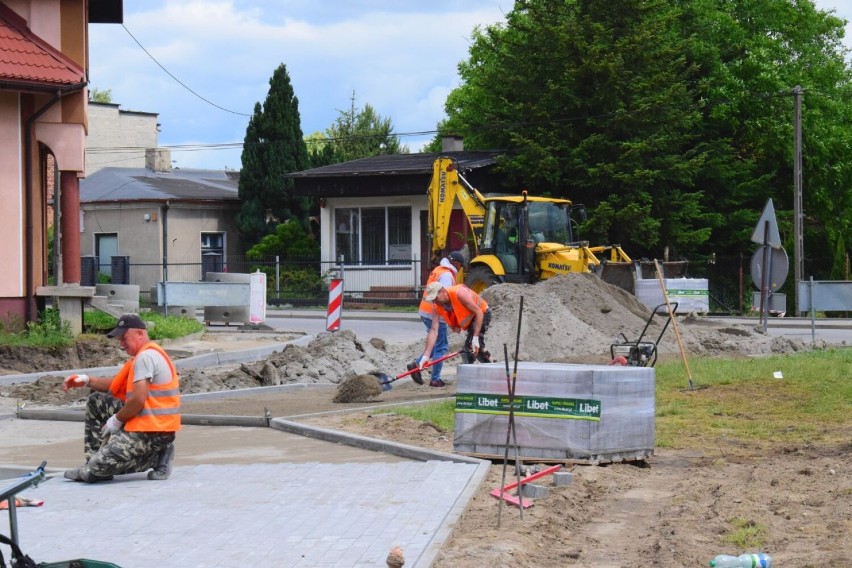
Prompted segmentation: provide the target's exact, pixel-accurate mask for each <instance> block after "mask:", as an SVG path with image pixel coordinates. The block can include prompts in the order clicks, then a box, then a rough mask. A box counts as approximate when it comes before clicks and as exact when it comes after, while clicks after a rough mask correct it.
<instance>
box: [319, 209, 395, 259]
mask: <svg viewBox="0 0 852 568" xmlns="http://www.w3.org/2000/svg"><path fill="white" fill-rule="evenodd" d="M335 244H336V254H337V259H338V260H341V261H342V262H343V263H344V264H369V265H377V264H392V263H395V262H403V263H407V262H409V261H410V260H411V208H410V207H348V208H341V209H337V210H336V211H335Z"/></svg>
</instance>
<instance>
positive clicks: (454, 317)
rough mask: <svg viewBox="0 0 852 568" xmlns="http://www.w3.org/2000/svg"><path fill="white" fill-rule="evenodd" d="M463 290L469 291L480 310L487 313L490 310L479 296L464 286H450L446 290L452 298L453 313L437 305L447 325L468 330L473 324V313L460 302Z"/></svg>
mask: <svg viewBox="0 0 852 568" xmlns="http://www.w3.org/2000/svg"><path fill="white" fill-rule="evenodd" d="M462 289H465V290H467V292H468V293H469V294H470V295H471V299H472V300H473V303H474V304H476V305H477V306H479V309H480V310H482V312H483V313H485V310H487V309H488V304H487V303H486V302H485V300H483V299H482V298H480V297H479V294H477V293H476V292H474V291H473V290H471V289H470V288H468V287H467V286H465V285H464V284H456V285H455V286H450V287H449V288H446V290H447V294H448V295H449V296H450V305H451V306H452V308H453V309H452V311H448V310H446V309H445V308H444V306H442V305H441V304H437V303H436V304H435V306H436V307H437V308H438V313H439V314H441V316H442V317H443V318H444V320H445V321H446V322H447V324H448V325H449V326H450V327H452V328H453V329H467V328H469V327H470V324H471V322H473V320H474V317H473V312H472V311H470V310H469V309H467V308H466V307H465V305H464V304H462V303H461V300H459V291H461V290H462Z"/></svg>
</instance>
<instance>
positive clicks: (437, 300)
mask: <svg viewBox="0 0 852 568" xmlns="http://www.w3.org/2000/svg"><path fill="white" fill-rule="evenodd" d="M424 298H425V300H426V301H427V302H434V304H435V309H436V311H437V312H438V314H439V315H440V316H441V317H440V318H434V319H433V320H432V329H430V330H429V334H428V335H427V336H426V347H424V348H423V355H422V356H421V358H420V360H419V363H420V365H421V366H423V365H424V364H425V363H426V362H428V361H429V359H430V358H431V357H432V348H433V347H434V346H435V340H436V339H437V337H438V323H439V321H440V320H441V319H443V320H444V321H445V322H447V326H449V327H450V329H452V330H453V331H455V332H456V333H459V332H461V331H462V330H466V331H467V339H466V340H465V342H464V352H463V353H462V358H463V361H464V362H465V363H473V362H474V360H477V361H480V362H482V363H490V362H491V353H489V352H488V349H486V348H485V332H486V331H488V324H490V323H491V309H490V308H489V307H488V304H487V303H486V302H485V300H483V299H482V298H480V297H479V294H477V293H476V292H474V291H473V290H471V289H470V288H468V287H467V286H465V285H464V284H456V285H455V286H450V287H449V288H444V287H443V286H441V284H440V283H438V282H432V283H431V284H429V285H427V286H426V295H425V296H424Z"/></svg>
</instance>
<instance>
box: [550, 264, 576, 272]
mask: <svg viewBox="0 0 852 568" xmlns="http://www.w3.org/2000/svg"><path fill="white" fill-rule="evenodd" d="M547 267H548V268H549V269H551V270H552V271H554V272H571V267H570V266H568V265H567V264H556V263H555V262H548V263H547Z"/></svg>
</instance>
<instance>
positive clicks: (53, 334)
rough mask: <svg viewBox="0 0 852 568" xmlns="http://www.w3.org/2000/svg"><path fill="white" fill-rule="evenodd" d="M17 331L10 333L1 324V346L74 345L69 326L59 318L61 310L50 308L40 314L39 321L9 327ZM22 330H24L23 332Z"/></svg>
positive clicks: (53, 346)
mask: <svg viewBox="0 0 852 568" xmlns="http://www.w3.org/2000/svg"><path fill="white" fill-rule="evenodd" d="M8 327H9V328H11V329H13V330H15V331H10V330H8V329H7V328H6V327H4V326H3V325H2V324H0V345H9V346H13V347H24V346H25V347H46V348H56V347H67V346H68V345H71V344H72V343H74V336H73V335H72V334H71V328H70V326H68V324H63V323H62V320H61V319H60V318H59V310H57V309H55V308H49V309H47V310H45V311H44V312H42V313H41V314H39V319H38V321H35V322H29V323H28V324H27V325H26V327H25V328H24V326H23V325H21V324H18V325H15V324H14V323H12V324H9V325H8ZM21 328H24V329H23V330H22V331H19V330H21Z"/></svg>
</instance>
